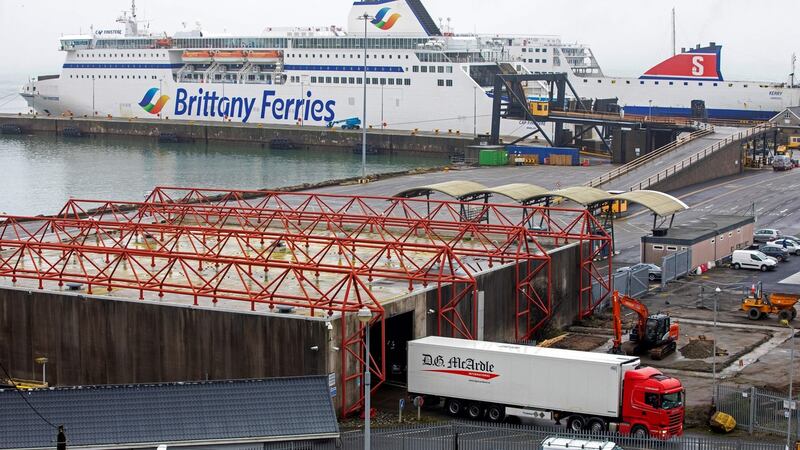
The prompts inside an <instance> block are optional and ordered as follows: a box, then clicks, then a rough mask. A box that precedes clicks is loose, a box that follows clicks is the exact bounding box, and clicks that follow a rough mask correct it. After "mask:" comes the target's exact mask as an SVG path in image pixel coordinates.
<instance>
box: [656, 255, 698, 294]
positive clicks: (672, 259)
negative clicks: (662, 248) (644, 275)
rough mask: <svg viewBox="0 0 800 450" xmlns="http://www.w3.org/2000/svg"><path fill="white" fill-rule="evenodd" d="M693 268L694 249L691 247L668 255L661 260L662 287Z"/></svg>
mask: <svg viewBox="0 0 800 450" xmlns="http://www.w3.org/2000/svg"><path fill="white" fill-rule="evenodd" d="M691 270H692V251H691V250H690V249H688V248H687V249H686V250H681V251H679V252H675V253H672V254H671V255H667V256H665V257H664V258H662V260H661V287H664V288H665V287H667V283H669V282H670V281H675V280H677V279H678V278H680V277H684V276H686V275H688V274H689V272H691Z"/></svg>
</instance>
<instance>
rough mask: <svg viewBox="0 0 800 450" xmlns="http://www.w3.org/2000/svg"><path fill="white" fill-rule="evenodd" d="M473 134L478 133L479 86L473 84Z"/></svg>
mask: <svg viewBox="0 0 800 450" xmlns="http://www.w3.org/2000/svg"><path fill="white" fill-rule="evenodd" d="M472 135H473V136H477V135H478V86H472Z"/></svg>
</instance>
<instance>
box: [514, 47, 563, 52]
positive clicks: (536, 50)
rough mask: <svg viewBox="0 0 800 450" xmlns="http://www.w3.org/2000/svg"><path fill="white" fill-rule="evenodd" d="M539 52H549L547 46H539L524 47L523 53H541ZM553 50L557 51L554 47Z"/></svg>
mask: <svg viewBox="0 0 800 450" xmlns="http://www.w3.org/2000/svg"><path fill="white" fill-rule="evenodd" d="M539 52H541V53H547V49H546V48H542V49H539V48H527V47H522V53H539ZM553 52H555V49H553Z"/></svg>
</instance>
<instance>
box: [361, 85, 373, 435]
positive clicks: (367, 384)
mask: <svg viewBox="0 0 800 450" xmlns="http://www.w3.org/2000/svg"><path fill="white" fill-rule="evenodd" d="M365 80H366V78H365ZM370 320H372V311H370V309H369V308H367V307H366V306H365V307H363V308H361V309H359V310H358V321H359V322H361V324H362V325H363V326H364V327H365V328H366V330H365V331H366V336H364V341H365V344H366V351H365V355H364V356H365V357H364V450H369V448H370V436H369V431H370V413H371V411H370V389H371V386H372V380H371V377H370V373H369V322H370Z"/></svg>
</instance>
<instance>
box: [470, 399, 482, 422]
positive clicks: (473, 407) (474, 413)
mask: <svg viewBox="0 0 800 450" xmlns="http://www.w3.org/2000/svg"><path fill="white" fill-rule="evenodd" d="M482 415H483V405H481V404H480V403H477V402H473V403H470V404H469V405H467V417H469V418H470V419H472V420H478V419H480V418H481V416H482Z"/></svg>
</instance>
